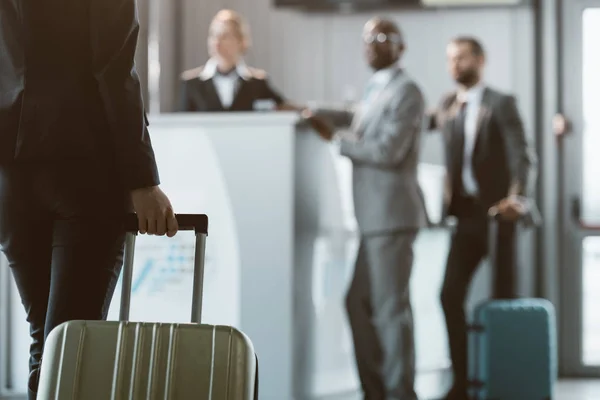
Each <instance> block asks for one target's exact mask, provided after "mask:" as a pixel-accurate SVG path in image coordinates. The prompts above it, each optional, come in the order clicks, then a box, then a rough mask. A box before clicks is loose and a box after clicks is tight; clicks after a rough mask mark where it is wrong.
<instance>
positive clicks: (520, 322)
mask: <svg viewBox="0 0 600 400" xmlns="http://www.w3.org/2000/svg"><path fill="white" fill-rule="evenodd" d="M469 374H470V383H471V395H472V398H473V399H475V400H550V399H552V398H553V390H554V383H555V381H556V376H557V344H556V317H555V313H554V307H553V306H552V303H550V302H549V301H547V300H543V299H518V300H492V301H488V302H484V303H482V304H480V305H479V306H478V307H477V308H476V309H475V312H474V320H473V324H472V325H471V329H470V333H469Z"/></svg>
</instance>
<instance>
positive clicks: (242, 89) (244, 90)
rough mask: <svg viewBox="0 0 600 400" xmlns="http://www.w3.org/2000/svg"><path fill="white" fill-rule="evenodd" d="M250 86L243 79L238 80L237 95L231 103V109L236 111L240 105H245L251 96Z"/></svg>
mask: <svg viewBox="0 0 600 400" xmlns="http://www.w3.org/2000/svg"><path fill="white" fill-rule="evenodd" d="M249 86H250V85H249V84H248V81H246V80H244V79H242V78H238V80H237V82H236V87H235V94H234V95H233V101H232V102H231V107H230V109H232V110H236V109H237V107H239V106H240V104H243V103H244V100H246V98H247V97H248V94H249V90H250V87H249Z"/></svg>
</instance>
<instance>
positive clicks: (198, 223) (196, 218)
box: [125, 213, 208, 235]
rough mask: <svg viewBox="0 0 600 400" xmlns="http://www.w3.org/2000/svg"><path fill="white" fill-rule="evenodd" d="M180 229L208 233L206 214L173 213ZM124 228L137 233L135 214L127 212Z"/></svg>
mask: <svg viewBox="0 0 600 400" xmlns="http://www.w3.org/2000/svg"><path fill="white" fill-rule="evenodd" d="M175 218H177V224H178V225H179V230H180V231H195V232H196V234H199V233H204V234H205V235H208V216H206V215H204V214H175ZM125 230H126V231H127V232H131V233H133V234H136V235H137V234H138V232H139V225H138V217H137V214H135V213H131V214H127V217H126V218H125Z"/></svg>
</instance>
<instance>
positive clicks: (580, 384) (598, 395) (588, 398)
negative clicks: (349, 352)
mask: <svg viewBox="0 0 600 400" xmlns="http://www.w3.org/2000/svg"><path fill="white" fill-rule="evenodd" d="M555 399H556V400H598V399H600V379H599V380H562V381H560V382H559V383H558V385H557V388H556V398H555ZM319 400H362V398H361V397H360V396H359V395H357V394H347V395H342V396H333V397H327V398H324V399H319ZM421 400H433V399H421ZM435 400H438V399H435Z"/></svg>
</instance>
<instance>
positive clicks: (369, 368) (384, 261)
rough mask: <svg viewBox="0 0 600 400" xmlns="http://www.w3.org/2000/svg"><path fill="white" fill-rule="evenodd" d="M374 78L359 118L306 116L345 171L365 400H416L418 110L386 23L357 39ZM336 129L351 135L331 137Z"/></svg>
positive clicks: (416, 94)
mask: <svg viewBox="0 0 600 400" xmlns="http://www.w3.org/2000/svg"><path fill="white" fill-rule="evenodd" d="M363 38H364V41H365V52H366V58H367V60H368V62H369V64H370V66H371V67H372V69H373V70H374V71H375V73H374V75H373V76H372V78H371V79H370V80H369V83H368V85H367V88H366V90H365V95H364V97H363V101H362V103H361V107H360V110H356V111H350V110H338V111H333V110H313V111H312V112H306V113H305V116H306V117H307V118H308V120H309V121H310V122H312V124H313V126H314V127H315V128H316V129H317V131H318V132H319V133H320V134H321V135H322V136H323V137H324V138H326V139H334V140H337V141H339V145H340V149H341V153H342V154H343V155H344V156H346V157H348V158H350V160H352V164H353V191H354V208H355V213H356V219H357V221H358V225H359V229H360V233H361V242H360V250H359V253H358V257H357V260H356V266H355V272H354V279H353V281H352V283H351V286H350V289H349V291H348V295H347V299H346V306H347V311H348V315H349V319H350V325H351V327H352V332H353V338H354V348H355V353H356V362H357V367H358V372H359V376H360V380H361V384H362V388H363V391H364V395H365V398H366V399H376V400H384V399H385V400H392V399H393V400H415V399H416V398H417V395H416V393H415V390H414V380H415V350H414V332H413V317H412V310H411V305H410V293H409V281H410V276H411V269H412V264H413V258H414V257H413V243H414V241H415V238H416V236H417V233H418V231H419V229H420V228H421V227H422V226H424V225H425V223H426V216H425V209H424V203H423V199H422V196H421V192H420V188H419V184H418V182H417V164H418V156H419V138H420V133H421V124H422V119H423V114H424V101H423V96H422V94H421V91H420V89H419V87H418V86H417V85H416V84H415V82H414V81H413V80H412V79H411V78H410V77H409V75H408V74H407V73H406V72H405V71H404V70H402V69H401V68H399V67H398V61H399V59H400V57H401V55H402V52H403V50H404V42H403V39H402V36H401V33H400V30H399V29H398V27H397V26H396V25H395V24H394V23H393V22H392V21H389V20H383V19H379V18H376V19H373V20H371V21H369V22H368V23H367V24H366V26H365V29H364V34H363ZM336 128H350V129H349V130H347V131H346V132H345V133H342V134H335V135H334V134H333V132H334V131H335V130H336Z"/></svg>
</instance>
